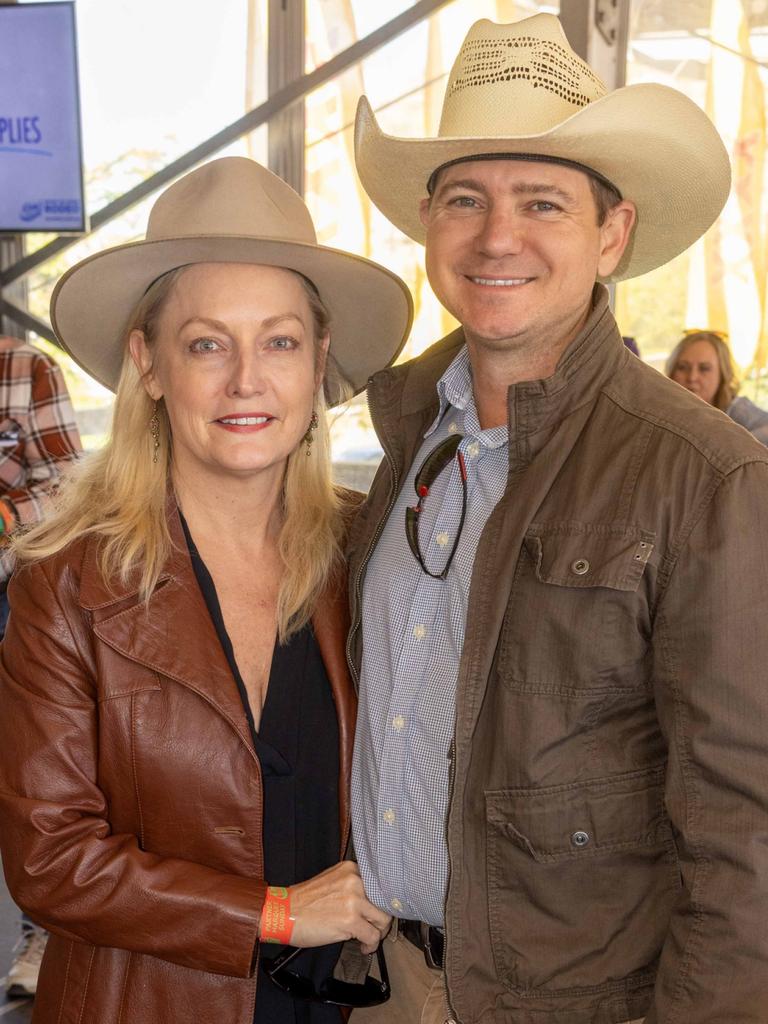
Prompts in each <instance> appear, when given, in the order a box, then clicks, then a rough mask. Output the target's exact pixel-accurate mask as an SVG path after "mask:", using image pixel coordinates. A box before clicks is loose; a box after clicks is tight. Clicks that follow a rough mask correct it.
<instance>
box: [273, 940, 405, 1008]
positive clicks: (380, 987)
mask: <svg viewBox="0 0 768 1024" xmlns="http://www.w3.org/2000/svg"><path fill="white" fill-rule="evenodd" d="M301 952H302V948H301V947H298V946H286V947H285V949H284V951H283V952H282V953H279V954H278V955H277V956H276V957H275V958H274V960H271V961H269V963H267V962H266V961H262V965H263V967H264V970H265V972H266V974H267V976H268V977H269V979H270V981H271V982H272V983H273V984H274V985H277V987H278V988H279V989H282V990H283V992H286V993H288V995H290V996H293V998H294V999H304V1000H306V1001H308V1002H311V1003H326V1004H327V1005H330V1006H350V1007H353V1008H354V1009H358V1010H360V1009H363V1008H365V1007H367V1006H379V1005H381V1003H385V1002H386V1001H387V1000H388V999H389V995H390V988H389V973H388V972H387V962H386V960H385V959H384V950H383V948H382V946H381V945H379V947H378V949H377V950H376V962H377V963H378V966H379V977H380V980H379V979H377V978H371V977H370V976H369V977H367V978H366V979H365V981H364V982H362V983H360V984H356V983H354V982H351V981H341V980H339V979H338V978H326V979H325V980H324V981H323V982H321V984H320V985H315V983H314V982H313V981H312V979H311V978H305V977H304V976H303V975H301V974H297V973H296V972H295V971H293V970H291V967H290V965H291V963H292V962H293V960H294V958H295V957H297V956H298V955H299V953H301Z"/></svg>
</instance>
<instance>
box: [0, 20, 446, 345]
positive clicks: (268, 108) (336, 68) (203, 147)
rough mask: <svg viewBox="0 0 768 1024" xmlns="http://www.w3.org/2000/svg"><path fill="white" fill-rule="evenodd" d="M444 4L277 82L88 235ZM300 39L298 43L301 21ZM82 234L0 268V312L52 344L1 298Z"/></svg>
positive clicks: (114, 207)
mask: <svg viewBox="0 0 768 1024" xmlns="http://www.w3.org/2000/svg"><path fill="white" fill-rule="evenodd" d="M0 2H3V0H0ZM6 2H7V0H6ZM449 2H450V0H417V2H416V3H414V4H413V6H412V7H409V8H408V9H407V10H405V11H403V12H402V13H401V14H399V15H397V16H396V17H395V18H392V19H391V20H390V21H388V22H387V23H386V24H384V25H382V26H380V27H379V28H377V29H376V30H375V31H373V32H371V33H369V35H367V36H365V37H364V38H363V39H359V40H358V41H357V42H356V43H353V44H352V45H351V46H349V47H347V49H346V50H343V51H342V52H341V53H338V54H336V56H335V57H333V58H332V59H331V60H329V61H328V62H327V63H325V64H323V65H322V66H321V67H319V68H316V69H315V70H314V71H311V72H309V73H308V74H303V75H300V76H299V77H298V78H294V79H293V80H292V81H289V82H287V83H286V84H285V85H282V86H280V87H279V88H277V89H276V90H275V92H273V93H272V94H271V95H270V96H269V97H268V99H267V100H266V101H265V102H264V103H261V104H259V106H257V107H255V108H254V109H253V110H250V111H249V112H248V113H247V114H244V115H243V117H241V118H238V120H237V121H234V122H233V123H232V124H230V125H228V126H227V127H226V128H223V129H222V130H221V131H219V132H217V133H216V134H215V135H212V136H211V137H210V138H208V139H206V140H205V141H204V142H201V143H200V144H199V145H198V146H195V147H194V149H191V150H189V151H188V152H187V153H185V154H184V155H183V156H180V157H178V158H177V159H176V160H173V161H172V162H171V163H170V164H168V165H167V166H166V167H164V168H163V169H162V170H160V171H158V172H157V173H156V174H153V175H152V176H151V177H149V178H147V179H146V180H145V181H142V182H140V183H139V184H138V185H136V186H135V187H134V188H132V189H129V191H128V192H126V193H124V194H123V195H121V196H118V198H117V199H115V200H113V201H112V202H111V203H108V204H107V205H106V206H104V207H103V208H102V209H101V210H98V211H97V212H96V213H94V214H93V216H92V217H91V218H90V225H91V231H90V232H89V233H92V232H93V231H95V230H96V229H98V228H100V227H101V226H102V225H104V224H106V223H108V222H109V221H110V220H114V218H115V217H117V216H119V215H120V214H121V213H124V212H125V211H126V210H128V209H130V208H131V207H132V206H135V205H136V203H139V202H140V201H141V200H142V199H145V198H146V197H147V196H149V195H151V194H152V193H153V192H156V191H157V190H158V189H160V188H162V187H163V186H164V185H167V184H169V183H170V182H171V181H173V180H174V179H175V178H177V177H179V175H181V174H183V173H184V172H185V171H188V170H190V169H191V168H192V167H194V166H195V165H196V164H199V163H200V162H201V161H203V160H204V159H205V158H206V157H209V156H211V155H213V154H214V153H216V152H218V151H219V150H221V149H223V148H224V147H225V146H228V145H229V144H230V143H231V142H234V141H235V140H236V139H239V138H240V137H241V136H243V135H246V134H248V133H249V132H252V131H253V130H254V129H256V128H258V127H259V126H260V125H262V124H264V123H265V122H268V121H271V120H272V119H273V118H275V117H276V116H278V115H281V114H283V113H284V112H286V111H288V108H290V107H291V106H292V105H293V104H295V103H298V102H299V101H300V100H303V99H304V97H305V96H307V95H308V94H309V93H311V92H313V91H314V90H315V89H317V88H319V87H320V86H321V85H324V84H325V83H326V82H328V81H330V80H331V79H333V78H335V77H336V76H337V75H339V74H341V72H343V71H345V70H346V69H347V68H349V67H351V66H352V65H354V64H357V63H358V62H359V61H361V60H362V59H363V58H364V57H367V56H368V55H369V54H370V53H372V52H373V51H374V50H377V49H379V47H381V46H384V45H385V44H386V43H388V42H390V41H391V40H393V39H395V38H396V37H397V36H399V35H401V34H402V33H403V32H406V31H407V30H408V29H409V28H411V27H412V26H414V25H416V24H418V23H419V22H420V21H423V20H424V18H427V17H429V15H430V14H433V13H434V12H435V11H437V10H439V9H440V8H441V7H444V6H445V5H446V4H447V3H449ZM301 9H302V11H303V3H302V4H301ZM301 38H302V41H303V21H302V33H301ZM302 52H303V45H302ZM302 59H303V58H302ZM83 237H85V236H83V235H80V236H78V237H76V238H73V237H71V236H66V235H60V236H58V237H57V238H55V239H53V241H51V242H49V243H48V244H47V245H44V246H42V247H41V248H40V249H38V250H37V251H36V252H34V253H31V254H29V255H28V256H24V257H23V258H22V259H19V260H16V261H15V262H14V263H11V264H10V266H7V267H6V268H5V269H4V270H2V271H0V316H5V317H9V318H11V319H13V320H14V321H15V322H16V323H17V324H19V325H21V326H23V327H25V328H26V329H27V330H31V331H34V332H35V333H37V334H39V335H40V336H41V337H44V338H47V339H48V340H50V341H52V342H53V343H54V344H58V339H57V338H56V335H55V334H54V332H53V329H52V328H51V326H50V324H48V323H46V322H45V321H43V320H40V319H39V318H38V317H35V316H33V315H32V314H31V313H29V312H26V311H24V310H22V309H20V308H19V307H18V306H17V305H15V304H14V303H13V302H11V301H10V300H9V299H8V298H6V297H5V295H4V292H5V291H6V289H7V288H8V286H9V285H11V284H12V283H13V282H15V281H18V280H19V279H20V278H22V277H23V276H24V275H25V274H28V273H29V272H30V271H31V270H34V269H35V267H38V266H40V265H41V264H43V263H45V262H47V261H48V260H49V259H51V258H52V257H53V256H56V255H57V254H58V253H60V252H63V251H64V250H65V249H68V248H70V246H72V245H74V244H75V243H76V242H78V241H79V240H80V239H81V238H83Z"/></svg>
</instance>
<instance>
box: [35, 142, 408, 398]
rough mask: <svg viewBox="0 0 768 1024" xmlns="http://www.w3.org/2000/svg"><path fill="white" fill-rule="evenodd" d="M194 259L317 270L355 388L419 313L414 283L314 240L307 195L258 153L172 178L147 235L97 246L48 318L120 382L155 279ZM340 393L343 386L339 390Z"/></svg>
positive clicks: (76, 352)
mask: <svg viewBox="0 0 768 1024" xmlns="http://www.w3.org/2000/svg"><path fill="white" fill-rule="evenodd" d="M191 263H257V264H262V265H266V266H272V267H286V268H287V269H289V270H295V271H298V272H299V273H301V274H303V275H304V276H305V277H307V278H309V279H310V280H311V281H312V282H313V284H314V285H315V287H316V288H317V290H318V292H319V293H320V297H321V299H322V300H323V302H324V303H325V305H326V307H327V308H328V310H329V312H330V314H331V327H330V331H331V347H330V352H331V354H332V355H333V358H334V359H335V361H336V363H337V365H338V367H339V369H340V370H341V373H342V374H343V375H344V377H345V378H346V381H347V382H348V383H349V384H350V385H351V387H352V388H353V390H354V391H355V392H358V391H360V390H362V389H363V388H364V387H365V385H366V382H367V381H368V378H369V377H370V376H371V374H372V373H374V372H375V371H376V370H379V369H381V368H382V367H384V366H386V365H387V364H389V363H390V362H392V360H394V359H395V358H396V357H397V355H398V354H399V353H400V351H401V349H402V347H403V345H404V344H405V340H406V338H407V337H408V332H409V330H410V326H411V321H412V318H413V303H412V300H411V295H410V292H409V291H408V288H407V286H406V285H405V283H404V282H403V281H401V279H400V278H399V277H397V275H396V274H392V273H390V271H388V270H386V269H385V268H384V267H380V266H379V265H378V264H377V263H373V262H372V261H371V260H368V259H364V258H363V257H361V256H353V255H352V254H351V253H347V252H342V251H341V250H339V249H332V248H329V247H327V246H321V245H318V244H317V238H316V235H315V229H314V225H313V223H312V218H311V217H310V215H309V211H308V209H307V207H306V206H305V204H304V202H303V200H302V199H301V197H300V196H299V195H298V194H297V193H296V192H294V190H293V189H292V188H291V187H290V186H289V185H286V183H285V182H284V181H282V180H281V179H280V178H278V177H277V175H275V174H272V172H271V171H268V170H267V169H266V168H265V167H262V166H261V164H258V163H256V161H255V160H249V159H246V158H245V157H224V158H222V159H219V160H213V161H211V162H210V163H207V164H204V165H203V166H202V167H199V168H197V169H196V170H194V171H191V172H190V173H189V174H186V175H185V176H184V177H183V178H180V179H179V180H178V181H177V182H176V183H175V184H173V185H171V187H170V188H168V189H167V190H166V191H165V192H163V193H162V195H160V197H159V198H158V199H157V201H156V202H155V204H154V206H153V207H152V211H151V213H150V215H149V224H148V226H147V235H146V240H145V241H141V242H132V243H129V244H127V245H119V246H116V247H115V248H113V249H107V250H105V251H104V252H100V253H97V254H96V255H94V256H90V257H88V258H87V259H84V260H83V261H82V262H81V263H78V264H77V265H76V266H74V267H72V269H71V270H68V271H67V273H66V274H64V276H63V277H62V278H61V280H60V281H59V283H58V285H57V286H56V289H55V291H54V293H53V297H52V299H51V322H52V324H53V326H54V329H55V331H56V334H57V335H58V337H59V339H60V341H61V343H62V345H63V347H64V348H65V349H66V351H67V352H69V354H70V355H71V356H72V358H73V359H74V360H75V361H76V362H77V363H79V364H80V366H82V367H83V369H84V370H86V371H87V372H88V373H89V374H90V375H91V376H92V377H95V378H96V380H98V381H99V382H100V383H102V384H104V385H105V386H106V387H108V388H110V389H112V390H113V391H114V390H115V388H116V387H117V381H118V378H119V376H120V368H121V365H122V361H123V355H124V334H125V329H126V327H127V324H128V319H129V317H130V315H131V313H132V311H133V309H134V308H135V306H136V305H137V303H138V301H139V300H140V299H141V298H142V296H143V295H144V294H145V292H146V291H147V289H148V288H149V286H150V285H151V284H152V283H153V281H156V280H157V278H159V277H161V276H162V275H163V274H165V273H167V272H168V271H170V270H174V269H175V268H176V267H182V266H185V265H188V264H191ZM330 387H331V392H330V393H329V394H328V399H329V401H330V402H331V403H334V402H335V401H336V400H338V398H339V395H338V394H337V393H335V391H334V390H333V389H332V382H331V385H330Z"/></svg>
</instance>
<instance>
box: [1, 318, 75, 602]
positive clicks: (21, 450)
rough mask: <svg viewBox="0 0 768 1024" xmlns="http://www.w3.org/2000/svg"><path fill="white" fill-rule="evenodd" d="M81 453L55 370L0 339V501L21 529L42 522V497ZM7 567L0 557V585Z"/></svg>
mask: <svg viewBox="0 0 768 1024" xmlns="http://www.w3.org/2000/svg"><path fill="white" fill-rule="evenodd" d="M81 450H82V445H81V443H80V433H79V431H78V429H77V424H76V423H75V413H74V410H73V408H72V403H71V401H70V398H69V393H68V392H67V386H66V384H65V383H64V377H63V375H62V373H61V370H60V369H59V367H58V366H57V365H56V363H55V362H54V361H53V360H52V359H49V357H48V356H46V355H44V353H42V352H40V351H39V350H38V349H36V348H33V347H32V346H31V345H25V344H24V342H22V341H19V340H18V339H17V338H7V337H0V498H2V499H3V500H4V501H6V502H8V504H9V505H10V507H11V510H12V511H13V513H14V514H15V517H16V520H17V521H18V522H19V523H20V524H21V525H22V526H26V525H28V524H29V523H37V522H39V521H40V520H41V519H42V517H43V513H44V511H45V497H46V495H47V494H48V493H49V492H50V491H51V489H52V488H53V487H54V486H55V485H56V484H57V483H58V481H59V480H60V478H61V472H62V470H63V469H65V468H66V467H67V466H68V465H71V463H73V462H74V461H75V460H76V459H77V457H78V455H79V453H80V451H81ZM11 568H12V564H11V560H10V558H9V556H8V555H7V554H5V553H4V552H0V583H4V582H5V581H6V580H7V578H8V576H10V573H11Z"/></svg>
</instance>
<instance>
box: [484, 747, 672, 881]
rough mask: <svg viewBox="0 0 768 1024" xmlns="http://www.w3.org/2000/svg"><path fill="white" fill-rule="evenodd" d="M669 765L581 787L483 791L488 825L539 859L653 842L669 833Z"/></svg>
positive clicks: (644, 844)
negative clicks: (666, 782) (666, 785)
mask: <svg viewBox="0 0 768 1024" xmlns="http://www.w3.org/2000/svg"><path fill="white" fill-rule="evenodd" d="M664 775H665V766H664V765H659V766H657V767H655V768H650V769H643V770H641V771H635V772H627V773H625V774H623V775H618V776H612V777H611V778H607V779H596V780H595V781H593V782H585V783H580V784H578V785H572V784H571V785H564V786H548V787H545V788H541V789H502V790H493V791H490V792H487V793H486V794H485V801H486V816H487V820H488V825H489V827H490V828H492V829H494V830H495V831H497V832H501V833H502V834H504V835H505V836H506V838H507V839H510V840H511V841H513V842H514V843H516V844H517V845H518V846H520V847H522V848H523V849H524V850H527V852H528V853H529V854H530V855H531V856H532V857H533V858H534V859H535V860H537V861H539V862H540V863H551V862H553V861H559V860H566V859H570V858H574V857H589V856H599V855H600V854H603V853H608V852H610V851H614V850H618V849H622V848H624V849H632V848H635V847H638V846H646V845H655V844H657V843H659V842H661V841H662V840H663V839H666V838H668V837H669V835H670V824H669V819H668V818H667V815H666V812H665V810H664Z"/></svg>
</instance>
